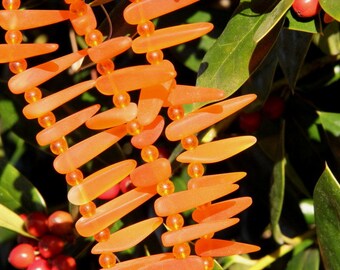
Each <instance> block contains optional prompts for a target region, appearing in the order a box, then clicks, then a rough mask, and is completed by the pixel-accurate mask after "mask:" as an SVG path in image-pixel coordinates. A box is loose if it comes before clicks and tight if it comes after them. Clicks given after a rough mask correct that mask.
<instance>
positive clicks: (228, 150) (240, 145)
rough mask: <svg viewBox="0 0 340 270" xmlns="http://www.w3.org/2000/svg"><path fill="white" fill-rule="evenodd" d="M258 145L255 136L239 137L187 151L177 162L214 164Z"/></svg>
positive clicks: (202, 145)
mask: <svg viewBox="0 0 340 270" xmlns="http://www.w3.org/2000/svg"><path fill="white" fill-rule="evenodd" d="M255 143H256V138H255V137H253V136H239V137H234V138H228V139H224V140H219V141H213V142H210V143H205V144H201V145H199V146H197V147H196V148H195V149H193V150H189V151H185V152H183V153H182V154H180V155H179V156H178V157H177V158H176V160H177V161H178V162H181V163H192V162H200V163H204V164H205V163H214V162H219V161H222V160H225V159H227V158H229V157H231V156H234V155H236V154H238V153H240V152H241V151H243V150H245V149H247V148H249V147H250V146H252V145H253V144H255Z"/></svg>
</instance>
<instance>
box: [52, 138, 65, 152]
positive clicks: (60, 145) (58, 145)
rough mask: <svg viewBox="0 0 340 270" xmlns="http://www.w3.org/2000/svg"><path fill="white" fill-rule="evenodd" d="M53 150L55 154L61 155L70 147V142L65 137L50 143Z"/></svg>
mask: <svg viewBox="0 0 340 270" xmlns="http://www.w3.org/2000/svg"><path fill="white" fill-rule="evenodd" d="M50 149H51V152H52V153H53V154H55V155H60V154H62V153H64V152H65V151H66V150H67V149H68V144H67V141H66V139H65V137H62V138H60V139H59V140H56V141H54V142H52V143H51V144H50Z"/></svg>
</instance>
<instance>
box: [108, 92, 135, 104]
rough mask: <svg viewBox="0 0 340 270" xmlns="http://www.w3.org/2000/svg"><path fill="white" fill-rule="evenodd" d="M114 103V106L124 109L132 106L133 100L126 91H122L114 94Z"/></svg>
mask: <svg viewBox="0 0 340 270" xmlns="http://www.w3.org/2000/svg"><path fill="white" fill-rule="evenodd" d="M112 101H113V105H115V106H116V107H117V108H124V107H126V106H128V105H129V104H130V102H131V98H130V95H129V94H128V93H127V92H126V91H120V92H118V93H116V94H114V96H113V98H112Z"/></svg>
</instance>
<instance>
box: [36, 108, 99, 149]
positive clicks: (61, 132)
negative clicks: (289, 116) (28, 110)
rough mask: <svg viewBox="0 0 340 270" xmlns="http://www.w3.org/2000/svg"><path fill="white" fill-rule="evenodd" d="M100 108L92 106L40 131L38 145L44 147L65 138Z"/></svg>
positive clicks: (37, 137)
mask: <svg viewBox="0 0 340 270" xmlns="http://www.w3.org/2000/svg"><path fill="white" fill-rule="evenodd" d="M99 108H100V105H93V106H91V107H88V108H86V109H84V110H81V111H79V112H76V113H74V114H71V115H70V116H68V117H66V118H64V119H62V120H60V121H58V122H56V123H55V124H54V125H52V126H50V127H47V128H45V129H43V130H42V131H40V132H39V133H38V134H37V136H36V139H37V142H38V144H39V145H41V146H44V145H48V144H51V143H52V142H54V141H56V140H58V139H60V138H62V137H64V136H66V135H67V134H69V133H71V132H72V131H74V130H75V129H77V128H78V127H80V126H81V125H82V124H84V123H85V121H86V120H87V119H89V118H90V117H91V116H92V115H94V114H95V113H96V112H97V111H98V110H99Z"/></svg>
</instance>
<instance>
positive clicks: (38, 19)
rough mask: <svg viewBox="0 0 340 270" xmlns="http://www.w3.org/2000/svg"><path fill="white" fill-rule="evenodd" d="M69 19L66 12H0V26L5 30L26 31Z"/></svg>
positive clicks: (68, 14)
mask: <svg viewBox="0 0 340 270" xmlns="http://www.w3.org/2000/svg"><path fill="white" fill-rule="evenodd" d="M69 18H70V12H69V11H68V10H21V9H20V10H1V11H0V26H1V27H2V28H3V29H5V30H26V29H32V28H37V27H40V26H45V25H50V24H54V23H58V22H61V21H65V20H68V19H69Z"/></svg>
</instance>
